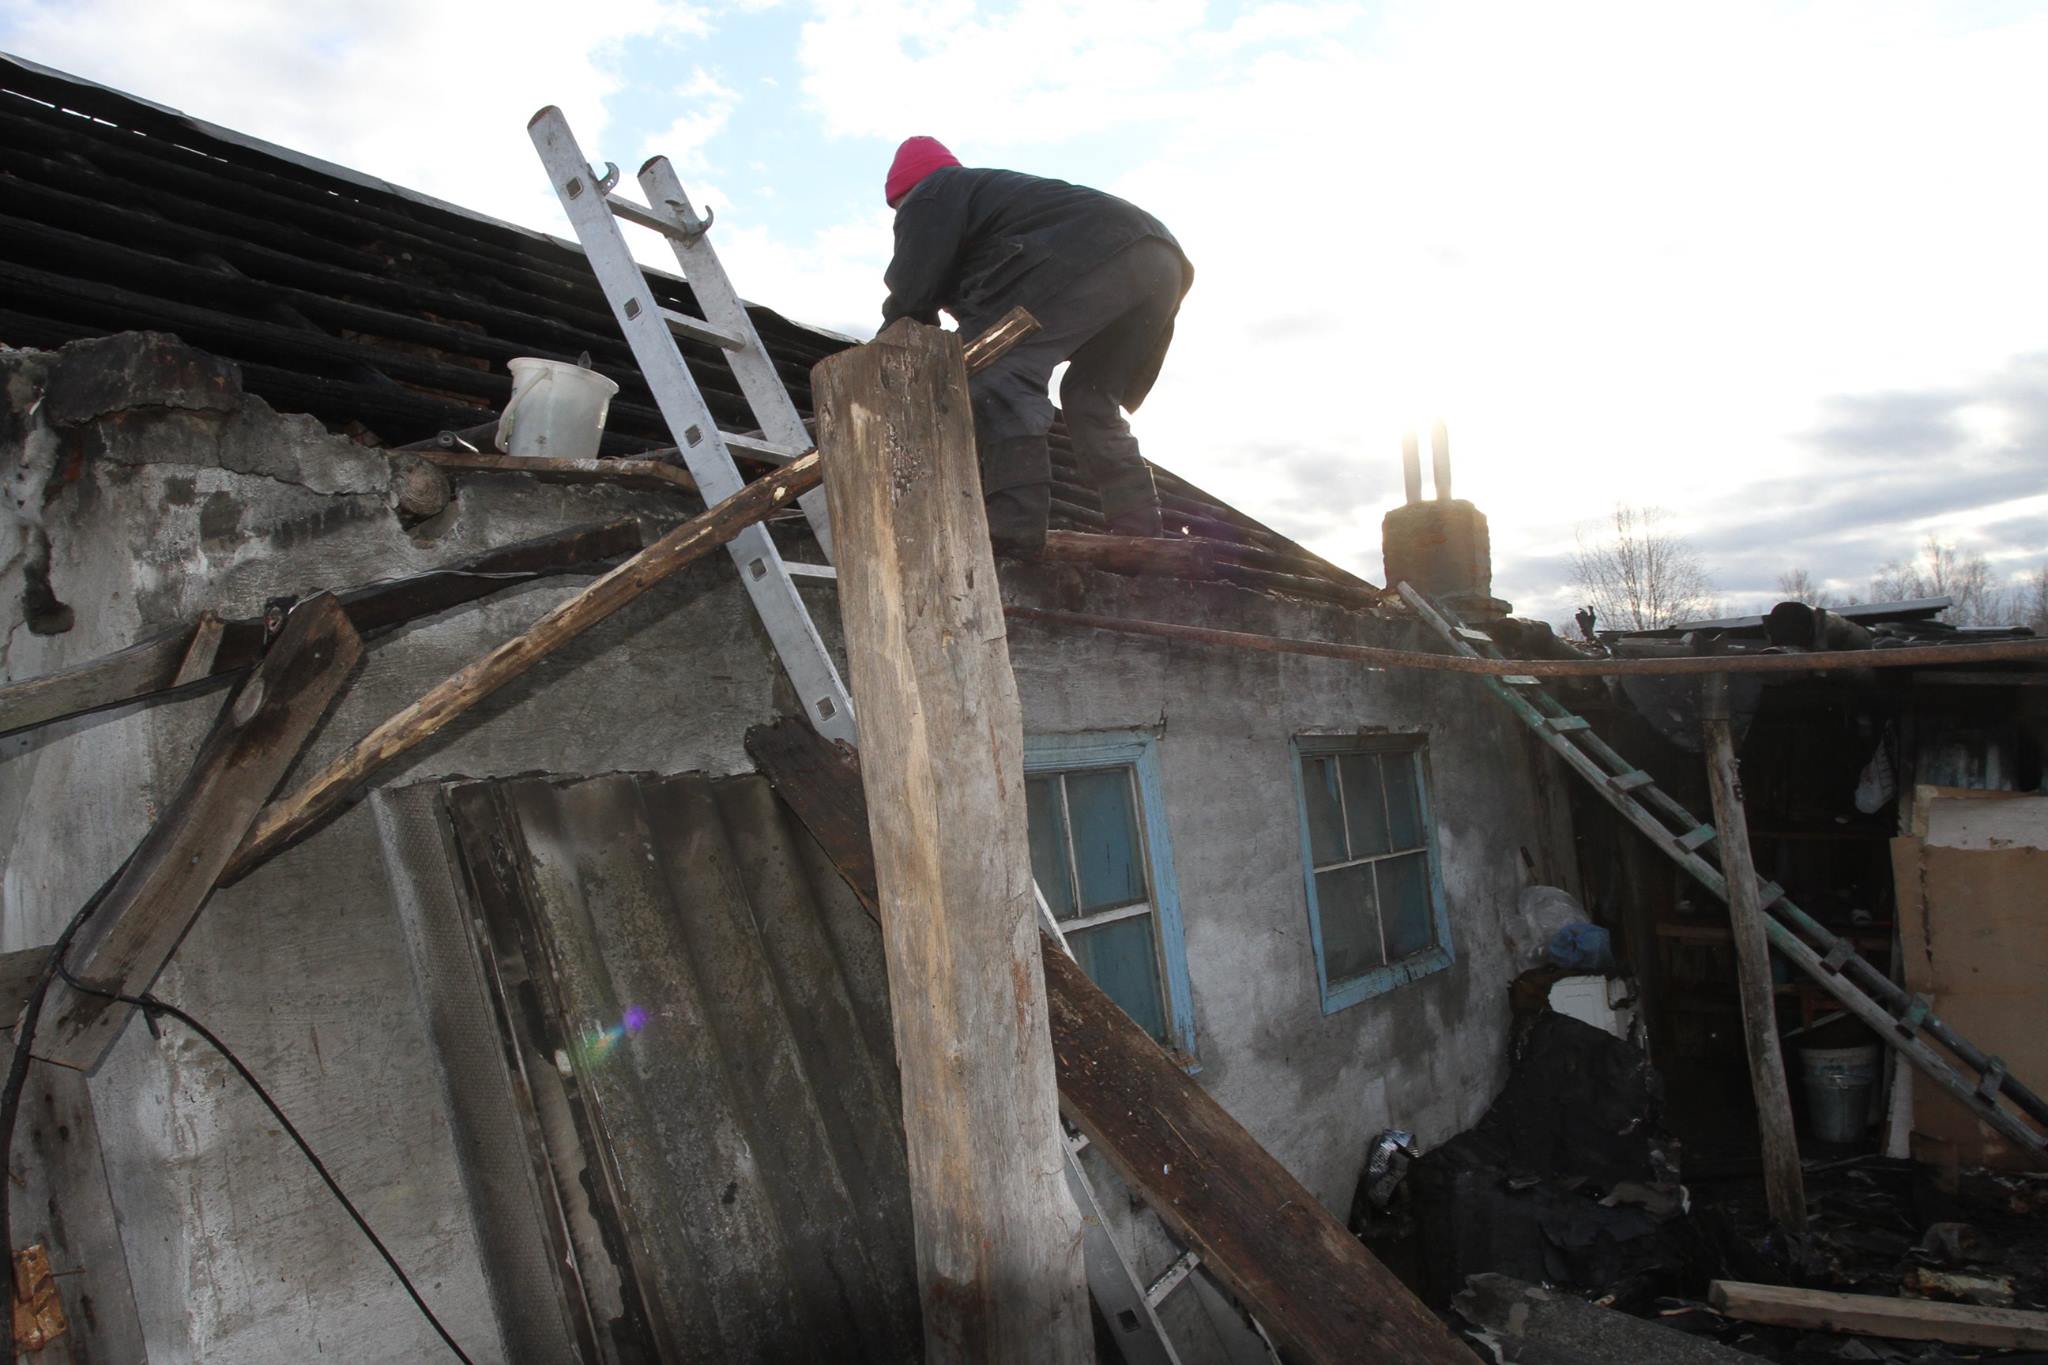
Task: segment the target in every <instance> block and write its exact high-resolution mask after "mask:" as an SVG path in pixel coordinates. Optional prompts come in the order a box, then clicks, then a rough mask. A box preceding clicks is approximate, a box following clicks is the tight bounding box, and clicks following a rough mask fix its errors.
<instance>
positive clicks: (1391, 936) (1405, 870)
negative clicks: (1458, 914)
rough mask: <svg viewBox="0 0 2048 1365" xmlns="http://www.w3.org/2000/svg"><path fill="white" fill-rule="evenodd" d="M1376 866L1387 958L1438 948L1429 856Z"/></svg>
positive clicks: (1409, 856) (1408, 856) (1414, 855)
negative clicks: (1384, 924) (1430, 887)
mask: <svg viewBox="0 0 2048 1365" xmlns="http://www.w3.org/2000/svg"><path fill="white" fill-rule="evenodd" d="M1388 766H1389V767H1392V766H1393V765H1392V764H1389V765H1388ZM1373 866H1374V867H1376V868H1378V869H1379V893H1380V907H1381V915H1382V916H1383V918H1384V920H1385V923H1386V934H1387V960H1388V961H1390V962H1399V961H1400V960H1401V959H1402V958H1404V957H1413V956H1414V955H1415V954H1417V953H1419V952H1422V951H1423V950H1424V949H1427V948H1431V947H1434V946H1435V945H1436V917H1435V914H1434V911H1433V908H1432V907H1431V905H1430V903H1429V855H1428V854H1427V853H1404V854H1402V855H1400V856H1399V857H1396V858H1388V859H1387V860H1386V861H1384V862H1380V863H1375V864H1373Z"/></svg>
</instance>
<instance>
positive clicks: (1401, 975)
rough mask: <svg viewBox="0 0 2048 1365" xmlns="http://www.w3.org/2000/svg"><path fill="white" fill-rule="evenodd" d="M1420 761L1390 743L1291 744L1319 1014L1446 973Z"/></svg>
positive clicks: (1417, 744)
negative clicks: (1319, 997) (1298, 786)
mask: <svg viewBox="0 0 2048 1365" xmlns="http://www.w3.org/2000/svg"><path fill="white" fill-rule="evenodd" d="M1423 753H1424V749H1423V743H1422V741H1421V740H1420V739H1419V738H1408V737H1402V736H1394V735H1385V736H1379V735H1375V736H1361V737H1358V738H1348V737H1347V738H1338V737H1327V738H1326V737H1322V736H1301V737H1299V738H1297V740H1296V741H1295V755H1296V761H1297V763H1298V765H1299V766H1298V773H1299V776H1300V778H1301V800H1302V810H1301V821H1302V830H1303V835H1304V839H1303V842H1304V844H1305V847H1304V848H1303V850H1302V852H1303V853H1304V855H1305V861H1306V863H1307V867H1306V868H1305V869H1304V870H1305V872H1306V874H1307V883H1308V885H1307V892H1308V911H1309V925H1310V930H1311V932H1312V933H1313V935H1314V942H1315V948H1316V965H1317V974H1318V976H1319V978H1320V981H1321V985H1322V993H1323V1008H1324V1010H1325V1011H1331V1010H1339V1009H1343V1008H1344V1007H1345V1006H1347V1005H1353V1004H1356V1003H1358V1002H1359V1001H1361V1000H1364V999H1367V998H1369V997H1371V996H1374V995H1377V994H1379V993H1380V992H1382V991H1386V990H1391V989H1393V988H1394V987H1396V986H1399V985H1402V984H1404V983H1406V982H1409V981H1413V980H1415V979H1416V978H1417V977H1418V976H1421V975H1423V974H1425V973H1428V972H1433V971H1437V970H1440V969H1442V968H1444V967H1447V966H1449V965H1450V962H1451V945H1450V941H1449V939H1448V938H1447V937H1446V935H1445V931H1444V925H1443V923H1442V915H1443V888H1442V887H1441V886H1440V885H1439V884H1438V881H1437V877H1438V873H1437V867H1436V852H1435V848H1436V832H1435V830H1434V829H1433V828H1431V826H1430V823H1429V819H1428V799H1429V796H1428V793H1427V792H1426V791H1425V790H1423V781H1424V767H1423V763H1422V757H1423Z"/></svg>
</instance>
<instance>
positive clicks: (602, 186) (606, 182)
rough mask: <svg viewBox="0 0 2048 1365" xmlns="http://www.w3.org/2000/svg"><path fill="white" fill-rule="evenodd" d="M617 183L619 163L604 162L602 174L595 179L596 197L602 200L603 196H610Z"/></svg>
mask: <svg viewBox="0 0 2048 1365" xmlns="http://www.w3.org/2000/svg"><path fill="white" fill-rule="evenodd" d="M618 183H619V163H618V162H616V161H607V162H605V163H604V174H603V175H601V176H598V177H597V193H598V197H599V198H603V197H604V196H605V195H607V194H610V193H611V192H612V190H613V189H614V188H616V187H617V185H618Z"/></svg>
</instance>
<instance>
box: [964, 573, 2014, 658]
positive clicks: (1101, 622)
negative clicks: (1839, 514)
mask: <svg viewBox="0 0 2048 1365" xmlns="http://www.w3.org/2000/svg"><path fill="white" fill-rule="evenodd" d="M1375 595H1376V596H1377V595H1378V594H1375ZM1003 612H1004V614H1005V615H1006V616H1008V617H1010V618H1011V619H1012V620H1015V621H1035V622H1038V623H1040V624H1043V625H1048V626H1067V627H1071V628H1074V629H1080V630H1106V631H1109V632H1111V633H1113V634H1118V635H1149V636H1153V637H1155V638H1157V639H1162V640H1184V641H1186V642H1188V643H1189V644H1198V645H1215V646H1217V647H1219V648H1223V649H1249V650H1253V651H1256V652H1259V653H1264V654H1308V655H1314V656H1317V657H1320V658H1325V659H1348V660H1350V661H1352V662H1354V663H1361V664H1366V665H1369V666H1371V667H1374V668H1412V669H1417V670H1419V671H1422V672H1425V673H1470V674H1477V675H1480V676H1485V677H1495V678H1513V677H1529V678H1613V677H1643V676H1649V675H1666V674H1668V675H1673V676H1678V675H1684V674H1701V673H1829V672H1841V671H1843V670H1846V669H1875V668H1922V667H1926V666H1927V665H1930V664H1945V665H1950V666H1961V665H1966V664H1975V663H1986V662H2001V661H2009V660H2015V659H2025V660H2029V661H2034V662H2041V663H2048V640H2032V639H2025V640H1999V641H1995V642H1992V643H1990V644H1981V645H1907V646H1901V647H1900V648H1898V649H1855V650H1837V651H1832V652H1829V653H1825V654H1716V655H1686V656H1681V657H1674V658H1654V659H1644V658H1623V659H1602V658H1577V659H1484V658H1479V657H1477V656H1471V657H1468V656H1465V655H1461V654H1430V653H1425V652H1423V651H1421V650H1414V649H1386V648H1383V647H1381V646H1379V645H1351V644H1343V643H1340V642H1338V641H1335V640H1311V639H1304V638H1301V637H1299V636H1288V635H1264V634H1261V633H1259V632H1257V631H1247V630H1218V629H1214V628H1212V627H1209V626H1190V625H1183V624H1181V623H1180V622H1176V621H1148V620H1145V619H1142V618H1140V617H1132V616H1107V615H1103V614H1101V613H1094V612H1078V611H1047V610H1045V609H1044V608H1041V607H1023V606H1012V607H1005V608H1003Z"/></svg>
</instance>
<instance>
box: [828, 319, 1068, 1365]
mask: <svg viewBox="0 0 2048 1365" xmlns="http://www.w3.org/2000/svg"><path fill="white" fill-rule="evenodd" d="M812 389H813V392H814V393H815V395H816V398H817V407H818V426H819V429H818V449H819V453H820V455H821V456H822V458H823V461H824V466H825V491H826V496H827V498H828V500H829V502H830V506H831V511H832V526H833V530H834V534H835V536H836V538H837V540H838V546H837V549H838V554H837V555H836V558H837V560H838V564H839V606H840V614H841V617H842V620H843V622H844V625H845V629H846V647H847V662H848V665H849V671H850V673H851V678H852V685H853V699H854V707H855V711H856V714H857V715H858V716H859V720H860V734H861V758H862V764H861V773H862V780H863V785H864V787H865V789H866V793H867V804H868V809H869V811H870V812H872V818H873V834H874V850H875V873H876V880H877V882H878V884H879V887H880V893H881V920H882V935H883V945H884V952H885V954H886V957H887V960H888V967H889V995H890V1006H891V1012H892V1014H893V1016H894V1020H895V1034H896V1057H897V1061H898V1063H899V1064H900V1066H901V1069H902V1076H903V1128H904V1137H905V1140H906V1142H907V1145H908V1149H909V1158H910V1195H911V1206H912V1210H913V1214H914V1221H915V1226H916V1234H917V1263H918V1290H919V1294H920V1295H921V1297H922V1299H923V1303H924V1318H925V1340H926V1360H927V1361H928V1362H929V1363H930V1365H950V1362H956V1361H958V1362H967V1361H974V1362H1016V1363H1017V1365H1023V1363H1024V1362H1053V1363H1054V1365H1061V1363H1063V1362H1073V1361H1086V1360H1088V1359H1090V1358H1091V1356H1092V1353H1093V1344H1092V1328H1091V1326H1090V1322H1089V1316H1088V1297H1087V1290H1086V1287H1085V1282H1084V1280H1083V1277H1082V1264H1081V1224H1080V1215H1079V1213H1078V1212H1077V1211H1076V1210H1075V1208H1074V1204H1073V1200H1072V1199H1071V1197H1070V1196H1069V1195H1068V1193H1067V1190H1066V1185H1065V1182H1064V1178H1063V1176H1062V1167H1061V1162H1062V1151H1061V1139H1060V1136H1059V1133H1058V1126H1057V1125H1058V1119H1057V1114H1058V1096H1057V1092H1056V1089H1055V1086H1054V1080H1053V1061H1052V1047H1051V1042H1050V1038H1049V1035H1048V1032H1047V1022H1046V1005H1045V977H1044V971H1043V968H1042V966H1041V964H1040V961H1039V950H1038V927H1037V921H1036V918H1035V913H1034V909H1033V905H1034V903H1033V900H1032V892H1031V855H1030V849H1029V845H1028V843H1027V841H1026V835H1025V813H1024V764H1023V726H1022V713H1021V712H1020V711H1019V709H1018V705H1017V685H1016V679H1015V677H1014V676H1013V675H1012V674H1011V672H1010V654H1009V647H1008V643H1007V641H1006V639H1005V635H1004V627H1003V608H1002V601H1001V599H1000V597H999V596H998V593H997V589H996V573H995V561H994V559H993V557H992V556H991V554H990V551H989V543H988V524H987V519H986V516H985V515H984V513H983V511H982V502H981V480H980V477H979V475H978V473H977V470H976V465H975V448H974V423H973V417H972V415H971V412H970V410H969V407H968V394H967V371H966V368H965V366H964V364H963V360H962V352H961V348H960V343H959V340H958V338H957V337H955V336H954V335H952V334H950V333H947V332H942V331H940V330H938V329H937V328H933V327H924V326H920V325H918V324H916V323H911V322H899V323H897V324H896V325H894V326H893V327H891V328H889V329H888V330H887V331H885V332H884V333H883V334H882V335H881V336H879V337H877V338H876V339H875V340H874V342H872V343H871V344H869V345H866V346H862V347H860V348H858V349H856V350H850V351H846V352H843V353H841V354H839V355H836V356H833V357H831V358H830V359H828V360H825V361H823V362H821V363H820V364H819V365H818V367H817V368H816V370H814V371H813V372H812Z"/></svg>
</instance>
